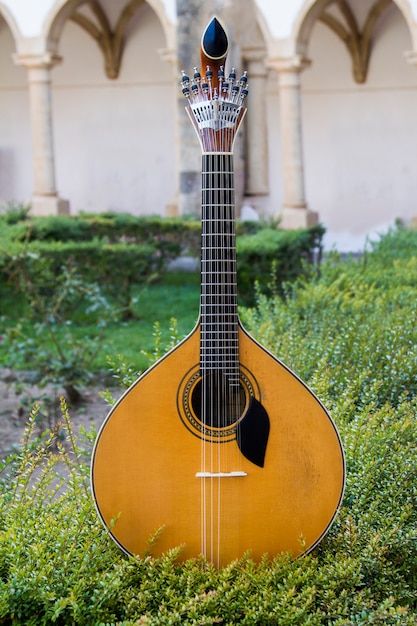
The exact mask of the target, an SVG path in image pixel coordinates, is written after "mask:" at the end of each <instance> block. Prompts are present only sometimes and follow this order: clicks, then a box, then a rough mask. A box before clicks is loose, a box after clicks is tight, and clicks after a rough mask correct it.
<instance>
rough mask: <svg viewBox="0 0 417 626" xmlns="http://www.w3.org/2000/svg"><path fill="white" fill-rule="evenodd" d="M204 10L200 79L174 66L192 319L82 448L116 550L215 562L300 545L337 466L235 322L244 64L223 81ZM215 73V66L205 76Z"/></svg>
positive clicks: (321, 422) (334, 483)
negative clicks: (195, 176)
mask: <svg viewBox="0 0 417 626" xmlns="http://www.w3.org/2000/svg"><path fill="white" fill-rule="evenodd" d="M227 50H228V41H227V36H226V33H225V31H224V29H223V27H222V26H221V24H220V23H219V21H218V20H217V19H216V18H213V19H212V21H211V22H210V24H209V25H208V27H207V29H206V31H205V33H204V35H203V38H202V43H201V58H202V63H203V66H205V67H206V70H205V76H202V75H201V74H200V72H199V71H198V70H197V68H195V71H194V76H193V78H192V79H191V80H190V78H189V76H187V75H186V74H185V72H183V77H182V81H181V83H182V91H183V94H184V96H185V97H186V98H187V101H188V104H187V107H186V110H187V113H188V115H189V117H190V120H191V122H192V124H193V126H194V128H195V131H196V133H197V137H198V139H199V141H200V145H201V148H202V230H201V297H200V318H199V322H198V323H197V325H196V327H195V329H194V331H193V332H192V333H191V334H190V335H189V336H188V337H187V338H186V339H185V340H184V341H183V342H182V343H180V344H179V345H178V346H177V347H176V348H174V349H173V350H172V351H171V352H170V353H169V354H167V355H166V356H165V357H164V358H163V359H161V360H160V361H159V362H158V363H157V364H155V365H154V366H153V367H152V368H150V369H149V370H148V371H147V372H146V373H145V374H144V375H143V376H142V377H141V378H139V380H138V381H137V382H136V383H135V384H134V385H133V386H132V387H131V388H130V389H129V390H128V391H127V392H126V393H125V394H124V396H123V397H122V398H121V399H120V400H119V402H118V403H117V404H116V405H115V407H114V408H113V410H112V411H111V412H110V414H109V416H108V417H107V419H106V420H105V422H104V424H103V426H102V428H101V430H100V432H99V434H98V438H97V441H96V444H95V447H94V450H93V458H92V487H93V494H94V497H95V501H96V505H97V509H98V512H99V514H100V516H101V518H102V520H103V522H104V524H105V525H106V527H107V528H108V529H109V531H110V533H111V535H112V537H113V539H114V540H115V541H116V542H117V543H118V545H119V546H120V547H121V548H122V549H123V550H125V551H126V552H128V553H131V554H139V555H143V554H145V553H147V552H148V551H151V552H152V554H154V555H160V554H161V553H163V552H165V551H167V550H169V549H171V548H174V547H177V546H179V545H182V546H183V551H182V553H181V554H182V558H184V559H185V558H189V557H197V556H198V555H200V554H202V555H204V556H205V557H207V558H208V559H209V560H210V561H211V562H212V563H214V564H215V565H217V566H222V565H225V564H227V563H229V562H230V561H232V560H233V559H236V558H239V557H241V556H242V555H243V554H244V553H245V552H247V551H249V552H250V553H251V555H252V557H253V558H255V559H260V558H261V556H262V555H263V554H265V553H269V554H270V555H271V556H272V555H274V554H277V553H279V552H282V551H287V552H290V553H292V555H293V556H294V557H296V556H298V555H300V554H303V553H305V552H308V551H309V550H311V549H312V548H313V547H314V546H316V545H317V543H318V542H319V541H320V539H321V538H322V537H323V536H324V534H325V533H326V531H327V530H328V528H329V527H330V524H331V523H332V520H333V519H334V516H335V515H336V512H337V509H338V506H339V504H340V500H341V497H342V494H343V488H344V477H345V476H344V475H345V465H344V456H343V449H342V445H341V442H340V439H339V435H338V433H337V430H336V428H335V425H334V424H333V422H332V420H331V418H330V417H329V415H328V414H327V413H326V410H325V409H324V407H323V406H322V404H321V403H320V402H319V400H318V399H317V398H316V397H315V396H314V394H313V393H312V392H311V391H310V390H309V389H308V388H307V387H306V386H305V385H304V383H303V382H302V381H301V380H300V379H299V378H297V376H295V375H294V374H293V373H292V372H291V371H290V370H288V369H287V368H286V367H285V366H284V365H283V364H282V363H281V362H280V361H278V360H277V359H275V358H274V357H273V356H272V355H271V354H269V353H268V352H267V351H266V350H264V349H263V348H262V347H261V346H260V345H259V344H258V343H257V342H256V341H254V340H253V339H252V338H251V337H250V336H249V335H248V334H247V333H246V332H245V331H244V329H243V328H242V326H241V324H240V322H239V317H238V302H237V272H236V231H235V209H234V168H233V145H234V139H235V136H236V133H237V131H238V129H239V127H240V125H241V123H242V120H243V117H244V115H245V112H246V108H245V107H244V105H243V103H244V101H245V99H246V96H247V94H248V85H247V76H246V72H244V73H243V75H242V76H241V77H240V79H237V78H236V73H235V70H234V69H232V71H231V72H230V74H229V75H228V77H227V78H226V75H225V73H224V65H223V64H224V62H225V58H226V53H227ZM213 70H214V71H213Z"/></svg>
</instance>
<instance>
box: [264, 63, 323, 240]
mask: <svg viewBox="0 0 417 626" xmlns="http://www.w3.org/2000/svg"><path fill="white" fill-rule="evenodd" d="M269 65H270V67H272V68H273V69H274V70H275V71H276V72H278V83H279V95H280V125H281V142H282V162H283V175H284V176H283V183H284V203H283V209H282V222H281V225H282V227H283V228H305V227H308V226H312V225H314V224H317V221H318V215H317V213H315V212H313V211H310V210H309V209H308V207H307V202H306V198H305V187H304V162H303V146H302V121H301V82H300V74H301V72H302V70H303V69H304V68H305V67H307V66H308V65H309V61H308V60H307V59H305V58H303V57H300V56H295V57H292V58H283V59H271V60H270V61H269Z"/></svg>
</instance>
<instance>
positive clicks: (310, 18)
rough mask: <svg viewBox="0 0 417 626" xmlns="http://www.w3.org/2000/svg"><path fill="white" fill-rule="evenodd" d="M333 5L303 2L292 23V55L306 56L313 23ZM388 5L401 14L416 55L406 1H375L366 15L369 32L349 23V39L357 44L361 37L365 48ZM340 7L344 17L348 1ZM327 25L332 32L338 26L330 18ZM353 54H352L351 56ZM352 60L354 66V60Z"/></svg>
mask: <svg viewBox="0 0 417 626" xmlns="http://www.w3.org/2000/svg"><path fill="white" fill-rule="evenodd" d="M333 3H334V0H305V2H304V4H303V6H302V7H301V9H300V11H299V12H298V15H297V17H296V19H295V22H294V28H293V32H292V37H291V44H292V47H293V51H294V53H296V54H300V55H302V56H306V54H307V47H308V41H309V38H310V34H311V30H312V28H313V26H314V23H315V21H316V20H317V19H320V18H321V16H322V15H323V13H324V11H325V10H326V8H327V7H329V6H330V5H331V4H333ZM390 4H395V5H396V6H397V7H398V9H399V11H400V13H401V14H402V16H403V18H404V20H405V22H406V24H407V26H408V29H409V31H410V36H411V41H412V46H413V50H412V52H414V53H417V24H416V22H415V20H414V18H413V15H412V12H411V9H410V6H409V3H408V2H407V0H375V2H374V4H373V7H372V9H371V11H370V12H369V15H368V18H369V19H368V20H367V21H368V26H369V32H363V33H360V32H355V28H356V27H357V25H356V24H354V23H353V22H351V24H350V27H351V32H350V33H349V34H348V35H349V36H350V39H351V40H355V38H356V41H357V42H358V40H359V38H360V37H362V36H363V37H364V39H365V46H366V45H367V41H369V38H370V35H371V34H372V26H373V23H374V22H375V21H376V19H378V17H379V15H381V14H382V12H383V11H384V10H385V8H387V7H388V6H389V5H390ZM340 6H341V7H342V10H343V9H346V15H347V12H348V11H349V1H348V0H346V1H345V0H343V1H342V2H340ZM350 19H351V16H348V15H347V20H348V21H349V20H350ZM327 24H328V25H329V26H330V27H331V28H332V26H333V30H335V32H336V31H337V29H338V26H337V24H336V23H335V22H333V25H332V24H331V18H329V19H328V21H327ZM366 27H367V25H365V29H366ZM339 36H341V37H342V39H343V36H344V34H343V33H342V32H341V31H339ZM353 45H355V44H353ZM368 52H369V49H368V50H364V51H363V55H364V56H366V54H367V53H368ZM354 54H355V52H353V55H354ZM359 54H360V52H359ZM353 60H354V64H355V59H353ZM358 82H362V80H361V79H360V80H359V81H358Z"/></svg>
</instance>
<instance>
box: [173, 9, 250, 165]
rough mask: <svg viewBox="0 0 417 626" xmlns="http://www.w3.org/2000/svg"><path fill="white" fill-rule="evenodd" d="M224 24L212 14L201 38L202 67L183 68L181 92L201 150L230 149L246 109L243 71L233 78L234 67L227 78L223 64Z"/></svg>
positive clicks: (246, 85) (245, 83)
mask: <svg viewBox="0 0 417 626" xmlns="http://www.w3.org/2000/svg"><path fill="white" fill-rule="evenodd" d="M228 47H229V44H228V39H227V35H226V33H225V31H224V28H223V27H222V25H221V24H220V22H219V21H218V19H217V18H216V17H213V19H212V20H211V22H210V23H209V25H208V26H207V28H206V30H205V31H204V34H203V37H202V39H201V49H200V55H201V64H202V69H201V71H200V70H199V69H198V68H197V67H195V68H194V75H193V77H192V78H191V79H190V77H189V76H187V74H186V73H185V72H184V71H183V72H182V80H181V85H182V92H183V94H184V96H185V97H186V98H187V100H188V103H187V106H186V111H187V113H188V115H189V117H190V119H191V122H192V123H193V125H194V128H195V131H196V133H197V136H198V138H199V140H200V144H201V149H202V151H203V153H207V152H233V143H234V140H235V137H236V134H237V131H238V130H239V127H240V124H241V122H242V119H243V117H244V115H245V113H246V108H245V107H244V106H243V102H244V100H245V98H246V96H247V95H248V84H247V75H246V72H244V73H243V74H242V76H241V77H240V78H239V79H236V71H235V68H233V69H232V70H231V72H230V73H229V75H228V76H227V78H226V75H225V71H224V64H225V62H226V56H227V52H228Z"/></svg>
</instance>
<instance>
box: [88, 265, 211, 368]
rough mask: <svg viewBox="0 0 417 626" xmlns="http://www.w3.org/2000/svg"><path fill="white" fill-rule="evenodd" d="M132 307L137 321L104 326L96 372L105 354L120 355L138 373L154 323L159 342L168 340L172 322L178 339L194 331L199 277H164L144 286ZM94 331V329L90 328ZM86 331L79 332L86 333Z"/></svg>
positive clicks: (186, 274)
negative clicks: (103, 345)
mask: <svg viewBox="0 0 417 626" xmlns="http://www.w3.org/2000/svg"><path fill="white" fill-rule="evenodd" d="M136 297H137V303H136V305H135V307H134V311H135V313H136V314H137V315H138V318H139V319H136V320H132V321H129V322H116V323H114V324H111V325H109V326H108V327H107V329H106V332H105V335H104V343H105V350H103V351H101V353H100V354H99V358H98V359H97V367H98V369H103V368H106V367H107V365H106V357H107V355H111V356H113V357H114V356H116V355H118V354H121V355H123V357H124V358H125V359H126V361H127V362H129V363H130V364H131V365H132V366H133V367H135V368H136V369H139V370H143V369H144V368H146V367H147V366H148V364H149V363H148V359H147V357H146V356H145V355H144V354H143V353H142V351H145V352H153V350H154V347H155V341H154V332H155V323H156V322H158V324H159V327H160V331H161V339H162V342H163V343H164V344H165V343H168V342H169V339H170V327H171V319H172V318H175V319H176V320H177V322H178V334H179V336H180V337H183V336H185V335H187V334H188V333H189V332H191V330H192V329H193V327H194V325H195V323H196V321H197V318H198V313H199V299H200V274H199V273H191V272H175V273H169V274H167V275H166V276H165V277H164V278H163V280H162V281H161V283H158V284H154V285H150V286H147V287H144V288H143V289H142V290H140V291H138V293H137V294H136ZM92 330H93V329H92ZM85 331H86V329H85V328H84V329H82V332H83V333H84V334H85Z"/></svg>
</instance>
